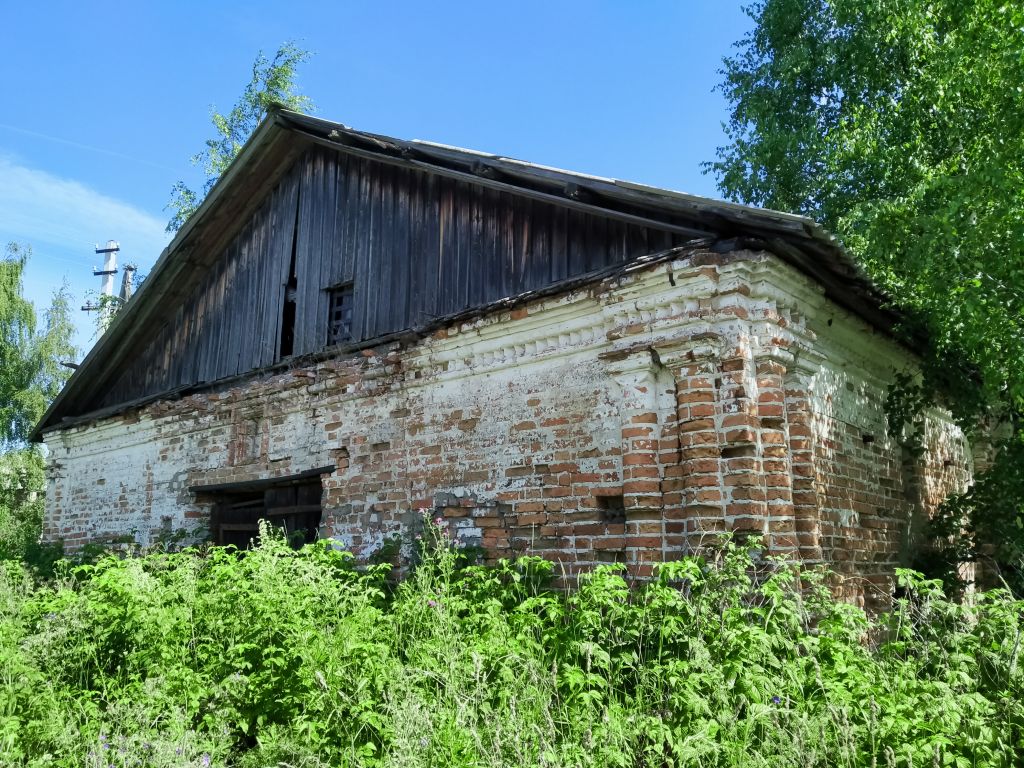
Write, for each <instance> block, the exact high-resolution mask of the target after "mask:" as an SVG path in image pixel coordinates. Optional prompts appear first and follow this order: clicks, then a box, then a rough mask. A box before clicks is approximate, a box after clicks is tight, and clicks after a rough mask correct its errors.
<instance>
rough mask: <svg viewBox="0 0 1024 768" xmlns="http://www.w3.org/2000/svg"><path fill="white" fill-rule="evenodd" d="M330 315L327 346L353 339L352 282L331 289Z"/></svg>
mask: <svg viewBox="0 0 1024 768" xmlns="http://www.w3.org/2000/svg"><path fill="white" fill-rule="evenodd" d="M329 295H330V303H329V312H330V315H329V317H328V319H327V346H332V345H334V344H345V343H346V342H349V341H352V283H345V284H344V285H339V286H337V287H336V288H331V289H330V291H329Z"/></svg>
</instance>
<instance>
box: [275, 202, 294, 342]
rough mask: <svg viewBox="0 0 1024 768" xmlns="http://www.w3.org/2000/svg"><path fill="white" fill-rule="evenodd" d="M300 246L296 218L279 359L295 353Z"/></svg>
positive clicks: (285, 293) (282, 314) (282, 313)
mask: <svg viewBox="0 0 1024 768" xmlns="http://www.w3.org/2000/svg"><path fill="white" fill-rule="evenodd" d="M298 246H299V217H298V215H297V214H296V216H295V230H294V231H293V232H292V258H291V264H290V265H289V267H288V282H287V283H286V284H285V288H284V307H283V308H282V310H281V346H280V349H281V354H280V355H279V358H285V357H291V356H292V354H293V353H294V351H295V299H296V296H297V294H298V290H299V277H298V275H297V274H296V272H295V252H296V250H298Z"/></svg>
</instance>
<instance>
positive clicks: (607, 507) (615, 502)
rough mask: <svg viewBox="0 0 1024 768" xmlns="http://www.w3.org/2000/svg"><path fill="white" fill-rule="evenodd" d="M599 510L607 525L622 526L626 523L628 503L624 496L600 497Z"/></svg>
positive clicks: (598, 501)
mask: <svg viewBox="0 0 1024 768" xmlns="http://www.w3.org/2000/svg"><path fill="white" fill-rule="evenodd" d="M597 508H598V509H599V510H601V519H602V520H603V521H604V522H605V523H608V524H611V525H622V524H624V523H625V522H626V502H625V499H623V498H622V496H598V497H597Z"/></svg>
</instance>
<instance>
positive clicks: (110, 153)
mask: <svg viewBox="0 0 1024 768" xmlns="http://www.w3.org/2000/svg"><path fill="white" fill-rule="evenodd" d="M0 129H2V130H5V131H11V132H12V133H20V134H21V135H22V136H31V137H33V138H36V139H42V140H44V141H49V142H52V143H54V144H62V145H63V146H65V147H74V148H75V149H84V150H85V151H87V152H95V153H96V154H98V155H106V156H107V157H116V158H119V159H121V160H128V161H130V162H133V163H138V164H139V165H148V166H150V167H151V168H160V169H161V170H164V171H171V172H172V173H177V172H178V170H179V169H175V168H170V167H168V166H166V165H161V164H160V163H154V162H153V161H152V160H146V159H145V158H141V157H134V156H133V155H126V154H124V153H123V152H116V151H115V150H113V149H107V148H105V147H94V146H93V145H92V144H83V143H82V142H80V141H72V140H71V139H65V138H63V137H61V136H52V135H51V134H49V133H41V132H40V131H33V130H31V129H29V128H19V127H18V126H16V125H8V124H7V123H0Z"/></svg>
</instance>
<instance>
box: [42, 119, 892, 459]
mask: <svg viewBox="0 0 1024 768" xmlns="http://www.w3.org/2000/svg"><path fill="white" fill-rule="evenodd" d="M311 146H323V147H328V148H330V149H332V150H335V151H338V152H342V153H345V154H348V155H350V156H355V157H359V158H363V159H368V160H372V161H374V162H381V163H386V164H390V165H396V166H400V167H404V168H408V169H413V170H418V171H425V172H427V173H431V174H436V175H440V176H445V177H449V178H455V179H458V180H463V181H469V182H471V183H472V184H474V185H477V186H483V187H490V188H495V189H499V190H502V191H504V192H509V193H511V194H514V195H517V196H522V197H528V198H532V199H534V200H540V201H544V202H548V203H555V204H557V205H560V206H565V207H569V208H573V209H576V210H582V211H585V212H589V213H597V214H599V215H602V216H606V217H609V218H612V219H619V220H621V221H625V222H627V223H632V224H639V225H643V224H645V223H646V224H653V225H656V226H657V227H658V228H660V229H662V230H668V231H670V232H673V233H674V234H676V235H680V236H683V237H685V238H686V239H694V240H696V239H704V238H707V239H710V240H735V241H737V247H743V246H744V245H746V244H749V245H750V247H755V248H763V249H766V250H769V251H772V252H774V253H775V254H776V255H778V256H779V257H780V258H782V259H784V260H785V261H787V262H789V263H791V264H793V265H794V266H795V267H797V268H798V269H799V270H801V271H802V272H804V273H806V274H807V275H809V276H810V277H812V278H814V279H815V280H816V281H817V282H818V283H820V284H821V285H822V286H823V288H824V290H825V294H826V296H828V297H829V298H830V299H832V300H833V301H835V302H836V303H837V304H839V305H841V306H843V307H845V308H847V309H849V310H851V311H852V312H854V313H855V314H857V315H860V316H861V317H863V318H864V319H865V320H867V321H868V322H869V323H871V324H872V325H874V326H876V327H878V328H881V329H883V330H886V331H888V330H891V328H892V326H893V325H894V323H895V321H896V319H897V316H896V315H895V314H894V313H893V312H892V311H890V310H889V309H887V308H886V307H885V297H883V296H882V294H881V293H880V292H879V291H878V290H877V288H875V287H874V286H873V285H872V283H871V282H870V281H869V280H868V279H867V278H866V276H865V275H864V273H863V272H862V271H861V270H860V268H859V267H858V266H857V265H856V264H855V263H854V261H853V260H852V259H851V258H850V256H849V255H848V254H847V253H846V252H845V251H844V250H843V249H842V247H841V246H840V245H839V244H838V242H837V241H836V240H835V239H834V238H833V237H832V236H831V235H830V234H829V233H828V232H826V231H825V230H824V229H823V228H822V227H821V226H819V225H818V224H816V223H815V222H813V221H811V220H810V219H807V218H805V217H802V216H796V215H792V214H786V213H780V212H777V211H770V210H764V209H759V208H752V207H749V206H744V205H739V204H735V203H728V202H724V201H720V200H713V199H709V198H703V197H697V196H693V195H687V194H683V193H680V192H673V191H670V190H665V189H657V188H654V187H649V186H645V185H642V184H636V183H632V182H627V181H621V180H616V179H608V178H601V177H597V176H590V175H586V174H580V173H573V172H570V171H564V170H559V169H556V168H549V167H546V166H541V165H535V164H532V163H528V162H523V161H520V160H514V159H511V158H506V157H501V156H498V155H491V154H486V153H482V152H476V151H473V150H468V149H461V148H457V147H450V146H446V145H443V144H437V143H432V142H426V141H404V140H400V139H395V138H391V137H388V136H381V135H378V134H372V133H366V132H362V131H356V130H353V129H351V128H349V127H347V126H345V125H343V124H341V123H336V122H331V121H328V120H322V119H319V118H315V117H310V116H308V115H303V114H300V113H297V112H291V111H287V110H283V109H276V110H273V111H271V113H270V114H269V115H268V116H267V118H266V119H265V120H264V121H263V122H262V123H261V125H260V126H259V128H257V130H256V131H255V132H254V134H253V136H252V137H251V138H250V139H249V141H248V142H247V143H246V145H245V146H244V147H243V148H242V151H241V152H240V153H239V155H238V157H237V158H236V159H235V160H234V162H232V164H231V165H230V167H229V168H228V169H227V171H225V173H224V174H223V176H222V177H221V178H220V180H219V181H218V182H217V184H216V185H215V186H214V187H213V189H212V190H211V191H210V193H209V195H207V197H206V199H205V200H204V201H203V203H202V204H201V205H200V207H199V208H198V210H197V211H196V212H195V213H194V214H193V215H192V216H191V217H190V218H189V220H188V221H187V222H186V223H185V225H184V226H183V227H182V228H181V229H180V230H179V231H178V233H177V234H176V236H175V237H174V239H173V240H172V241H171V243H170V244H169V245H168V246H167V247H166V248H165V249H164V251H163V252H162V253H161V255H160V258H159V259H158V260H157V262H156V264H155V265H154V267H153V269H152V270H151V272H150V274H149V276H148V278H147V279H146V280H145V281H144V282H143V283H142V286H141V287H140V289H139V290H138V291H137V292H136V294H135V296H133V297H132V299H131V300H130V301H129V302H128V303H127V304H126V305H125V307H124V308H123V309H122V310H121V311H120V312H119V313H118V315H117V316H116V317H115V319H114V321H113V323H112V324H111V326H110V327H109V328H108V329H107V331H106V333H104V335H103V336H102V337H101V338H100V339H99V341H98V342H97V343H96V344H95V346H94V347H93V348H92V350H91V351H90V352H89V353H88V354H87V355H86V357H85V359H84V360H83V361H82V363H81V364H80V366H79V367H78V369H77V370H76V371H75V373H74V374H73V375H72V376H71V378H70V379H69V381H68V383H67V384H66V385H65V387H64V389H63V390H62V391H61V393H60V394H59V395H58V397H57V398H56V399H55V400H54V402H53V403H52V404H51V406H50V408H49V409H48V410H47V412H46V414H44V416H43V418H42V419H41V420H40V422H39V425H38V426H37V427H36V430H35V432H34V433H33V436H32V438H33V439H35V440H38V439H40V438H41V435H42V433H43V432H44V431H47V430H49V429H51V428H54V427H59V426H60V425H61V423H62V420H63V419H64V418H65V417H66V416H67V415H68V414H72V415H77V414H76V413H75V411H76V408H78V409H79V412H80V409H81V407H82V406H83V405H84V404H86V403H88V402H89V400H90V398H91V397H93V396H94V395H95V394H96V392H97V391H99V390H100V389H101V388H102V386H103V383H104V382H103V381H102V379H101V374H103V373H104V372H106V371H109V370H111V369H112V368H116V367H117V366H118V365H119V364H120V363H121V362H122V361H125V360H127V359H130V356H131V355H132V354H133V350H135V349H137V348H138V346H139V344H141V343H142V342H144V341H145V339H146V338H147V334H149V333H151V332H152V330H153V328H154V327H155V326H156V325H157V324H158V323H161V322H162V321H163V313H164V312H166V308H167V307H168V306H173V305H174V304H175V303H176V302H178V301H180V300H182V299H183V297H184V296H185V295H186V293H187V291H188V290H189V287H190V286H191V285H194V283H195V279H196V278H195V277H194V273H196V272H197V271H199V270H200V269H201V268H202V267H203V266H204V265H205V264H207V263H208V262H209V260H210V259H212V258H213V257H214V255H215V254H217V253H218V252H219V251H220V249H222V248H223V247H224V246H225V244H226V243H227V242H228V239H229V238H230V237H231V236H232V234H233V233H234V232H236V231H237V229H238V227H239V226H241V224H242V222H244V220H245V219H246V217H247V216H248V215H249V214H251V213H252V211H253V210H254V209H255V207H256V206H257V205H258V204H259V202H260V201H261V200H262V199H263V197H264V196H265V195H266V194H267V193H268V192H269V191H270V190H271V189H273V187H274V185H275V184H277V183H278V181H279V180H280V179H281V177H282V175H283V174H284V173H285V172H286V171H287V170H288V168H289V167H290V166H291V164H292V163H293V162H294V161H295V160H296V158H297V157H298V156H299V155H300V154H301V153H303V152H304V151H306V150H307V149H309V148H310V147H311ZM573 277H578V276H573ZM374 343H375V340H373V339H368V340H366V342H365V344H364V345H363V346H372V345H373V344H374ZM211 383H212V382H211ZM150 399H152V398H150ZM128 405H130V404H128V403H126V404H122V406H123V407H127V406H128ZM107 410H109V409H107ZM94 415H95V416H99V415H101V414H99V413H96V414H94Z"/></svg>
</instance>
